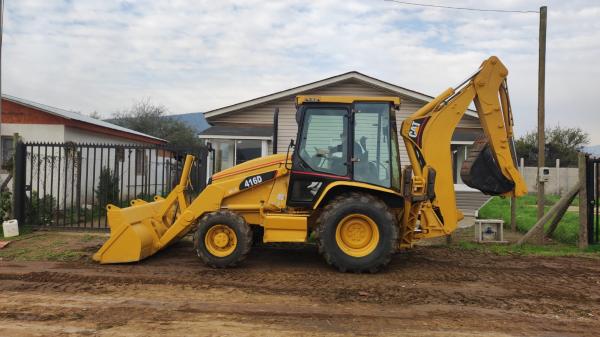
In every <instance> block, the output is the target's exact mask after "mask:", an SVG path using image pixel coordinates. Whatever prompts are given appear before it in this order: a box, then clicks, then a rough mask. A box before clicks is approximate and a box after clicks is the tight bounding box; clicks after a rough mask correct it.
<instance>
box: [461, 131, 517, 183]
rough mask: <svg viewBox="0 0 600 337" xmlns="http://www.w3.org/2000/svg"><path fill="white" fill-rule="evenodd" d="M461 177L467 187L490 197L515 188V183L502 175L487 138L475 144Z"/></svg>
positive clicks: (465, 162)
mask: <svg viewBox="0 0 600 337" xmlns="http://www.w3.org/2000/svg"><path fill="white" fill-rule="evenodd" d="M460 177H461V178H462V180H463V182H464V183H465V184H466V185H467V186H469V187H471V188H475V189H478V190H480V191H481V192H483V193H485V194H488V195H502V194H505V193H509V192H510V191H512V190H513V189H514V188H515V183H514V182H513V181H511V180H510V179H508V178H506V177H505V176H504V175H503V174H502V171H501V170H500V167H498V164H497V163H496V160H495V159H494V155H493V154H492V151H491V149H490V146H489V144H488V142H487V140H486V139H485V138H481V139H478V140H477V141H475V143H473V146H472V148H471V149H470V150H469V154H468V157H467V159H466V160H465V161H464V162H463V165H462V167H461V170H460Z"/></svg>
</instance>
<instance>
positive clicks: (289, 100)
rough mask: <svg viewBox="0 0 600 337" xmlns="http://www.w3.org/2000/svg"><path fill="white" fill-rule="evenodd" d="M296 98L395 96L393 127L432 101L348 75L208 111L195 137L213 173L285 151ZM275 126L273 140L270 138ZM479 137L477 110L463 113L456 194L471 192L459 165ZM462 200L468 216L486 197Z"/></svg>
mask: <svg viewBox="0 0 600 337" xmlns="http://www.w3.org/2000/svg"><path fill="white" fill-rule="evenodd" d="M297 95H335V96H344V95H356V96H399V97H400V99H401V104H400V113H398V114H397V116H396V117H397V125H398V126H399V125H400V123H401V122H402V120H404V119H405V118H406V117H407V116H409V115H411V114H412V113H414V112H415V111H417V110H418V109H419V108H421V107H422V106H423V105H425V104H426V103H427V102H429V101H431V100H432V99H433V97H432V96H429V95H426V94H423V93H420V92H417V91H414V90H410V89H407V88H403V87H400V86H397V85H395V84H392V83H388V82H385V81H382V80H379V79H377V78H374V77H371V76H367V75H365V74H362V73H360V72H356V71H352V72H348V73H344V74H341V75H337V76H333V77H329V78H325V79H322V80H319V81H316V82H312V83H308V84H304V85H301V86H298V87H294V88H290V89H285V90H282V91H279V92H276V93H273V94H269V95H266V96H262V97H258V98H254V99H251V100H248V101H244V102H240V103H236V104H232V105H228V106H225V107H222V108H218V109H214V110H210V111H207V112H205V113H204V117H206V120H207V121H208V122H209V123H210V124H211V125H212V126H211V127H210V128H208V129H206V130H204V131H202V132H201V133H200V134H199V137H200V138H202V139H204V140H205V142H207V143H208V142H210V143H211V146H212V147H213V148H214V150H215V154H214V161H215V162H214V170H215V172H218V171H220V170H223V169H226V168H228V167H231V166H234V165H236V164H240V163H242V162H244V161H247V160H250V159H253V158H257V157H261V156H265V155H269V154H272V153H273V152H279V153H281V152H285V151H286V150H287V147H288V144H289V143H290V140H291V139H295V138H296V132H297V130H298V129H297V125H296V120H295V112H296V107H295V101H294V98H295V96H297ZM276 108H278V109H279V116H278V122H277V125H275V124H274V111H275V109H276ZM275 126H276V129H277V136H276V138H274V137H273V135H274V129H275V128H274V127H275ZM482 134H483V130H482V127H481V125H480V123H479V119H478V117H477V114H476V112H475V111H472V110H468V111H467V112H466V114H465V115H464V117H463V119H462V120H461V122H460V123H459V125H458V127H457V129H456V131H455V132H454V135H453V139H452V144H451V148H452V154H453V162H454V170H453V172H454V181H455V188H456V190H457V191H465V192H474V191H475V190H473V189H471V188H469V187H468V186H466V185H464V184H463V182H462V179H461V178H460V167H461V165H462V163H463V161H464V160H465V159H466V157H467V152H468V148H469V146H470V145H471V144H473V142H474V141H475V139H477V138H478V137H479V136H481V135H482ZM274 149H275V151H274ZM400 151H401V153H400V159H401V165H403V166H404V165H408V164H409V159H408V156H407V154H406V150H405V148H404V147H403V146H400ZM208 167H209V169H210V168H211V167H213V164H212V163H210V164H209V165H208ZM211 173H213V172H209V175H210V174H211ZM463 199H468V206H465V207H462V208H463V210H466V213H473V210H474V209H476V208H478V206H477V205H479V204H482V203H483V202H484V201H485V200H487V199H488V198H487V197H485V196H483V195H482V194H481V193H476V194H473V193H469V194H465V195H459V196H458V200H459V203H460V200H463Z"/></svg>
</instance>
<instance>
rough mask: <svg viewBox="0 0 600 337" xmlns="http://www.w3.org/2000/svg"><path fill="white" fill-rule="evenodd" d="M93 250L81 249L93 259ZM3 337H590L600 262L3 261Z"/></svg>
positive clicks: (439, 251)
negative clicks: (371, 270)
mask: <svg viewBox="0 0 600 337" xmlns="http://www.w3.org/2000/svg"><path fill="white" fill-rule="evenodd" d="M93 248H94V247H90V251H92V250H93ZM0 294H1V296H0V298H1V301H0V335H1V336H86V335H89V336H195V335H197V336H350V335H357V336H415V335H417V336H420V335H426V336H523V335H530V336H598V335H599V334H600V261H599V260H598V259H589V258H581V257H577V258H575V257H569V258H566V257H561V258H549V257H519V256H498V255H493V254H486V253H481V252H476V251H466V250H460V249H449V248H444V247H421V248H417V249H416V250H414V251H412V252H410V253H404V254H399V255H397V256H396V257H395V258H394V260H393V261H392V264H391V265H390V267H389V268H388V269H387V271H385V272H382V273H379V274H376V275H356V274H341V273H338V272H336V271H334V270H333V269H331V268H329V267H327V266H326V265H325V264H324V262H323V261H322V259H321V258H320V257H319V256H318V254H317V252H316V250H315V249H314V247H311V246H303V247H296V248H294V247H286V248H257V249H255V250H254V251H253V252H252V253H251V257H250V258H249V259H248V260H247V262H246V263H245V264H244V266H243V267H242V268H237V269H229V270H213V269H209V268H206V267H204V266H203V265H202V264H201V263H200V262H199V260H198V259H197V258H196V257H195V256H194V255H193V253H192V247H191V244H190V243H189V242H180V243H178V244H176V245H175V246H173V247H171V248H170V249H168V250H167V251H165V252H162V253H160V254H158V255H157V256H155V257H153V258H150V259H148V260H146V261H143V262H141V263H137V264H130V265H111V266H100V265H97V264H94V263H92V262H91V261H89V260H88V259H82V260H81V261H77V262H66V263H57V262H15V261H0Z"/></svg>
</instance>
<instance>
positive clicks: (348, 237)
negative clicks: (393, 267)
mask: <svg viewBox="0 0 600 337" xmlns="http://www.w3.org/2000/svg"><path fill="white" fill-rule="evenodd" d="M335 241H336V242H337V245H338V247H340V249H341V250H342V251H343V252H344V253H346V254H348V255H350V256H353V257H364V256H367V255H369V254H371V253H372V252H373V251H374V250H375V247H377V244H378V243H379V229H378V228H377V224H376V223H375V221H373V219H371V218H369V217H368V216H366V215H363V214H350V215H348V216H346V217H345V218H343V219H342V221H340V222H339V223H338V225H337V228H336V230H335Z"/></svg>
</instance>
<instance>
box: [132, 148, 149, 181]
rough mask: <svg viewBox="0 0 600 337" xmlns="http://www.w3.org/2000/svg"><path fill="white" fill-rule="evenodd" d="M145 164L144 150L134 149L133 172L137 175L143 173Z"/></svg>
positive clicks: (146, 160) (146, 163) (146, 162)
mask: <svg viewBox="0 0 600 337" xmlns="http://www.w3.org/2000/svg"><path fill="white" fill-rule="evenodd" d="M146 165H148V159H147V156H146V151H145V150H143V149H137V150H135V174H137V175H138V176H141V175H144V173H145V172H146Z"/></svg>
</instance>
